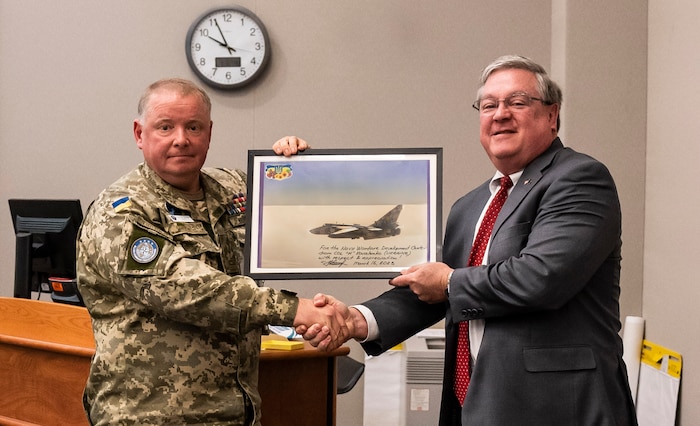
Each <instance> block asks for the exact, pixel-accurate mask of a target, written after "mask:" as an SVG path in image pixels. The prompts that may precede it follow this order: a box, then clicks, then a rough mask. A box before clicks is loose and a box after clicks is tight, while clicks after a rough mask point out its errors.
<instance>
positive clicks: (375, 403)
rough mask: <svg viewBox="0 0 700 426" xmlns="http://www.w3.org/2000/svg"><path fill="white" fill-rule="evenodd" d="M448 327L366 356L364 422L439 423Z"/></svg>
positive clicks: (389, 425) (381, 425)
mask: <svg viewBox="0 0 700 426" xmlns="http://www.w3.org/2000/svg"><path fill="white" fill-rule="evenodd" d="M444 359H445V331H444V329H433V328H429V329H426V330H423V331H421V332H420V333H418V334H416V335H415V336H413V337H411V338H410V339H408V340H406V341H405V342H404V343H402V344H401V345H398V346H397V347H396V348H395V349H392V350H390V351H387V352H385V353H383V354H382V355H379V356H367V357H366V358H365V375H364V388H365V395H364V413H363V425H364V426H426V425H437V424H438V419H439V415H440V397H441V395H442V370H443V364H444Z"/></svg>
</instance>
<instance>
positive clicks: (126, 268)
mask: <svg viewBox="0 0 700 426" xmlns="http://www.w3.org/2000/svg"><path fill="white" fill-rule="evenodd" d="M139 213H140V212H139V210H138V208H137V206H131V207H130V208H128V209H125V210H123V211H120V212H115V211H114V209H112V208H111V205H110V203H109V202H105V201H102V202H101V204H100V203H95V205H93V206H92V207H91V208H90V209H89V211H88V214H87V215H86V217H85V220H84V222H83V226H82V229H81V234H80V236H79V241H78V243H79V249H78V252H79V253H78V258H79V259H78V269H79V276H80V281H81V284H80V286H81V293H83V292H84V293H86V294H84V297H87V298H89V299H92V303H93V304H95V305H97V304H98V303H99V299H100V298H105V297H119V295H120V294H121V295H123V296H124V297H125V298H126V299H127V300H129V301H131V302H133V303H137V304H140V305H143V306H144V307H146V308H147V309H149V310H151V311H153V312H155V313H157V314H159V315H163V316H165V317H167V318H169V319H172V320H174V321H178V322H182V323H187V324H192V325H194V326H198V327H206V328H211V329H214V330H217V331H221V332H228V333H236V334H244V333H247V332H248V331H250V330H252V329H255V328H260V327H261V326H263V325H265V324H279V325H291V324H292V323H293V320H294V316H295V315H296V310H297V307H298V299H297V298H296V297H295V296H294V295H292V294H289V293H286V292H283V291H276V290H274V289H271V288H266V287H258V286H257V284H256V283H255V281H253V280H252V279H251V278H249V277H245V276H240V275H238V276H229V275H226V274H224V273H223V272H221V271H219V270H218V269H216V268H215V267H213V266H211V265H209V264H208V263H207V261H206V249H207V248H206V247H202V248H201V252H198V251H197V250H196V247H197V245H196V244H193V245H192V247H188V248H187V249H186V248H185V247H183V245H182V244H180V243H178V242H176V240H175V238H174V237H173V236H171V235H169V234H168V233H167V232H166V231H164V230H163V229H160V228H159V227H158V226H156V225H154V224H152V223H151V222H150V221H149V220H148V218H147V217H145V215H142V214H139ZM193 247H195V248H193ZM110 294H111V295H110ZM107 295H110V296H107Z"/></svg>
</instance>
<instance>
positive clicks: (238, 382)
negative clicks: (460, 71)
mask: <svg viewBox="0 0 700 426" xmlns="http://www.w3.org/2000/svg"><path fill="white" fill-rule="evenodd" d="M201 181H202V186H203V188H204V194H205V199H206V203H203V202H200V203H199V204H200V205H205V206H206V207H203V206H200V207H199V208H197V207H195V206H196V203H193V202H192V201H190V200H188V199H187V198H185V197H184V196H183V194H182V193H180V192H178V191H177V190H175V189H174V188H173V187H172V186H170V185H169V184H167V183H166V182H164V181H163V180H162V179H160V178H159V177H158V176H157V175H156V173H155V172H154V171H153V170H152V169H150V168H149V167H148V166H146V165H145V164H142V165H140V166H139V167H138V168H136V169H134V170H133V171H131V172H130V173H128V174H127V175H125V176H124V177H122V178H121V179H120V180H118V181H117V182H115V183H114V184H113V185H112V186H110V187H109V188H107V189H106V190H105V191H103V192H102V193H101V194H100V195H99V197H98V198H97V199H96V200H95V202H94V203H93V204H92V205H91V206H90V208H89V209H88V212H87V214H86V216H85V220H84V222H83V225H82V228H81V232H80V236H79V238H78V280H79V288H80V292H81V294H82V296H83V298H84V300H85V304H86V306H87V308H88V310H89V312H90V315H91V317H92V326H93V332H94V335H95V344H96V352H95V356H94V358H93V360H92V365H91V367H90V376H89V379H88V383H87V386H86V389H85V395H84V400H85V407H86V410H87V411H88V414H89V417H90V419H91V421H92V422H93V423H94V424H96V425H102V424H158V425H166V424H185V423H187V424H197V423H206V424H227V425H243V424H245V425H247V424H254V425H258V424H260V395H259V393H258V390H257V384H258V360H259V355H260V333H261V328H262V327H263V326H264V325H265V324H268V323H269V324H280V325H290V324H292V322H293V319H294V316H295V314H296V310H297V307H298V299H297V298H296V297H295V296H294V295H293V294H289V293H287V292H283V291H282V292H278V291H275V290H273V289H269V288H264V287H258V286H257V285H256V283H255V281H253V280H252V279H250V278H249V277H245V276H241V275H239V274H240V265H241V259H242V250H241V247H242V244H243V241H244V234H245V226H244V224H245V217H244V216H245V214H243V212H242V211H241V210H242V209H240V208H239V207H240V204H238V202H236V200H238V201H242V200H244V199H242V198H241V197H243V193H244V192H245V174H244V173H243V172H239V171H228V170H223V169H203V170H202V173H201Z"/></svg>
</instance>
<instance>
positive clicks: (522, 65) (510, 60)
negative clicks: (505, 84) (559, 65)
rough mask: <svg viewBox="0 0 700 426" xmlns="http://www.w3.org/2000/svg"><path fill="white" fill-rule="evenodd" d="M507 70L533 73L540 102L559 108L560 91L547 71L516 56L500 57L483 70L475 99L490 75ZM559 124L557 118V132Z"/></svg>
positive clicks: (479, 95) (528, 59) (531, 61)
mask: <svg viewBox="0 0 700 426" xmlns="http://www.w3.org/2000/svg"><path fill="white" fill-rule="evenodd" d="M507 69H520V70H525V71H530V72H531V73H533V74H534V75H535V79H536V80H537V91H538V92H539V93H538V95H539V96H540V97H541V98H542V101H543V102H544V103H545V104H549V105H553V104H557V105H559V106H561V103H562V93H561V89H560V88H559V85H558V84H557V83H555V82H554V81H553V80H552V79H551V78H549V75H547V71H545V69H544V67H542V65H540V64H538V63H536V62H534V61H533V60H532V59H530V58H526V57H524V56H518V55H505V56H501V57H500V58H497V59H496V60H495V61H493V62H491V63H490V64H489V65H487V66H486V68H484V71H482V73H481V78H480V79H479V83H480V85H479V90H478V91H477V93H476V98H477V99H481V92H482V90H483V88H484V84H486V80H488V78H489V77H490V76H491V74H493V73H494V72H496V71H499V70H507ZM560 113H561V109H560ZM559 124H560V121H559V117H557V130H558V129H559Z"/></svg>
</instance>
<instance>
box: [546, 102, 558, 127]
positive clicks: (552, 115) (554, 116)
mask: <svg viewBox="0 0 700 426" xmlns="http://www.w3.org/2000/svg"><path fill="white" fill-rule="evenodd" d="M548 118H549V124H550V125H551V126H552V131H553V132H554V133H555V134H556V132H558V131H559V125H558V124H557V123H558V121H559V120H558V119H559V104H553V105H550V109H549V117H548Z"/></svg>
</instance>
